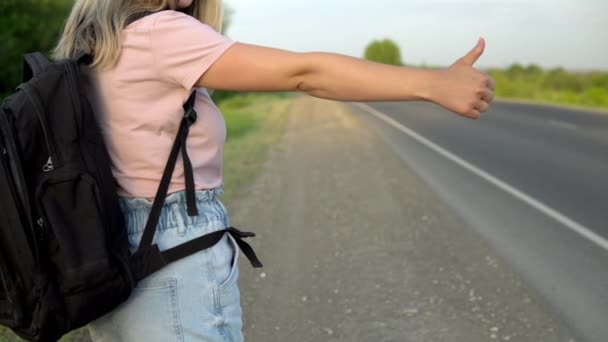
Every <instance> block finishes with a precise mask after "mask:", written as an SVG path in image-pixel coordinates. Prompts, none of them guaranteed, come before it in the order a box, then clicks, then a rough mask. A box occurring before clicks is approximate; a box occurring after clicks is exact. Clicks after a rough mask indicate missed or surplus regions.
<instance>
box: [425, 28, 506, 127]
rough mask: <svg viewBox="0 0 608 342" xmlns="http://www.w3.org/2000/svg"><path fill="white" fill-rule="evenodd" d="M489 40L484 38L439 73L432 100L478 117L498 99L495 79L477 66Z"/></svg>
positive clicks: (463, 114)
mask: <svg viewBox="0 0 608 342" xmlns="http://www.w3.org/2000/svg"><path fill="white" fill-rule="evenodd" d="M485 46H486V43H485V40H483V38H480V39H479V41H478V42H477V45H476V46H475V47H474V48H473V50H471V52H469V53H468V54H467V55H466V56H464V57H462V58H460V59H459V60H457V61H456V62H455V63H454V64H452V66H450V67H449V68H447V69H445V70H441V71H439V72H437V74H436V75H437V77H436V78H435V82H433V84H432V89H431V93H430V96H429V99H430V100H431V101H433V102H435V103H437V104H438V105H440V106H442V107H444V108H446V109H448V110H450V111H452V112H455V113H457V114H459V115H462V116H464V117H467V118H471V119H477V118H479V116H480V114H481V113H482V112H485V111H487V110H488V108H489V106H490V103H491V102H492V101H493V100H494V87H495V85H494V81H493V80H492V79H491V78H490V77H489V76H487V75H485V74H483V73H481V72H479V71H478V70H476V69H475V68H473V64H475V62H476V61H477V60H478V59H479V57H480V56H481V55H482V54H483V51H484V49H485Z"/></svg>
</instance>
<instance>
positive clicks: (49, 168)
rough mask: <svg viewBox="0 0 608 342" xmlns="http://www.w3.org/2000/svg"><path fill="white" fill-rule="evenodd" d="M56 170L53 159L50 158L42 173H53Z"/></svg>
mask: <svg viewBox="0 0 608 342" xmlns="http://www.w3.org/2000/svg"><path fill="white" fill-rule="evenodd" d="M54 169H55V166H54V165H53V159H52V158H51V157H49V159H48V160H47V161H46V164H44V165H43V166H42V172H51V171H53V170H54Z"/></svg>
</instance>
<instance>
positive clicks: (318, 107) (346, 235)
mask: <svg viewBox="0 0 608 342" xmlns="http://www.w3.org/2000/svg"><path fill="white" fill-rule="evenodd" d="M438 120H439V119H438ZM452 164H454V163H451V164H450V162H447V161H445V160H443V159H442V157H441V156H440V155H438V154H436V153H434V152H432V151H429V150H428V149H427V148H426V147H425V146H423V145H421V144H419V143H417V142H416V141H412V140H411V139H409V138H408V137H407V136H406V135H404V134H403V133H401V132H399V131H398V130H396V129H394V128H392V127H390V126H389V125H387V124H385V123H384V122H381V121H380V120H378V119H377V118H375V117H374V116H372V115H370V114H369V113H367V112H365V111H363V110H361V109H358V108H356V107H353V108H349V106H348V105H344V104H339V103H336V102H331V101H322V100H317V99H311V98H299V99H297V100H296V101H294V104H293V106H292V107H291V109H290V111H289V118H288V124H287V128H286V131H285V134H284V135H283V137H282V138H281V139H280V141H279V142H278V143H277V144H276V145H275V146H274V147H273V148H272V149H271V151H270V153H269V157H268V159H267V161H266V163H265V164H264V166H263V170H262V172H261V175H260V176H259V177H258V178H257V179H256V180H255V181H254V183H253V185H252V186H251V187H250V189H249V190H248V193H247V194H245V195H244V196H242V197H240V198H239V199H237V200H236V201H234V202H231V203H228V211H229V213H230V217H231V223H232V224H233V225H234V226H236V227H239V228H242V229H245V230H253V231H255V232H257V233H258V236H257V237H256V238H255V239H253V240H252V243H253V245H254V246H255V248H256V251H257V252H258V255H259V256H260V258H261V260H262V262H264V264H265V267H264V269H261V270H253V269H251V267H250V266H249V265H248V264H247V263H246V261H245V260H244V259H243V258H241V260H240V266H241V279H240V286H241V289H242V304H243V309H244V334H245V339H246V340H247V341H250V342H258V341H260V342H272V341H298V342H300V341H374V342H376V341H407V342H417V341H420V342H423V341H424V342H431V341H455V342H460V341H466V342H477V341H479V342H481V341H534V342H538V341H549V342H553V341H560V342H561V341H563V342H574V341H583V340H584V337H583V336H581V335H580V334H579V332H578V331H579V329H577V328H578V327H576V326H573V325H572V324H570V323H569V322H568V321H567V317H565V316H564V315H562V314H561V312H560V311H559V308H557V307H555V306H554V305H553V304H552V302H551V301H550V300H548V299H547V297H546V296H544V295H543V292H542V291H539V290H540V288H538V287H536V286H529V285H528V284H530V282H528V281H525V280H523V279H526V277H522V275H521V272H519V270H520V269H521V267H519V266H521V265H519V264H517V263H515V264H514V265H511V259H506V258H503V255H505V254H504V253H501V251H502V250H501V249H500V248H496V246H495V242H496V241H495V240H491V239H488V238H487V236H488V235H492V234H480V230H479V229H478V227H479V226H481V227H483V226H486V225H489V224H488V222H487V221H483V220H485V219H487V217H486V216H484V215H471V213H470V212H467V210H466V209H468V208H467V207H466V206H464V207H463V206H454V202H455V201H456V202H458V201H460V202H462V203H474V205H475V208H476V210H477V209H480V210H483V211H487V212H488V213H492V212H491V210H490V209H487V208H485V206H487V207H489V208H494V207H495V206H498V208H499V209H501V210H500V212H502V213H504V214H508V213H511V211H512V210H516V211H517V212H518V213H519V216H518V217H519V218H521V219H522V220H524V221H528V219H532V220H533V219H536V220H545V221H546V222H548V221H549V220H548V219H547V218H545V217H543V216H539V215H538V214H537V213H536V212H533V213H532V214H529V213H526V210H529V209H528V208H527V207H526V206H525V205H521V204H520V203H518V202H517V201H514V203H510V204H509V205H505V203H506V202H505V201H508V200H504V199H502V197H501V196H504V194H502V193H501V191H499V190H496V189H494V188H492V187H491V186H490V185H487V186H486V185H484V182H483V181H480V180H479V179H477V178H475V176H471V175H469V174H466V173H464V172H463V171H462V170H459V169H458V166H457V165H455V164H454V165H452ZM226 167H230V165H226ZM438 172H449V175H446V174H438ZM436 176H441V177H442V178H441V179H442V180H443V181H444V182H447V183H448V185H450V184H452V185H454V186H464V187H465V188H466V189H465V190H467V191H471V192H472V195H471V194H463V193H462V192H456V191H453V190H454V189H451V188H449V186H446V185H445V184H442V183H441V182H439V181H437V179H436V178H435V177H436ZM467 177H469V178H468V179H467ZM454 182H455V183H454ZM479 184H481V186H486V187H487V188H480V187H479ZM438 186H441V187H443V188H444V189H440V188H438ZM445 189H448V190H449V191H444V190H445ZM461 196H465V197H461ZM467 196H468V197H467ZM470 196H479V197H473V198H472V197H470ZM482 199H483V200H482ZM518 206H519V207H518ZM529 211H530V212H532V210H529ZM471 217H473V218H475V219H471ZM491 219H493V220H495V219H499V220H501V221H502V220H503V217H498V216H496V215H492V216H491ZM506 220H507V221H508V222H510V224H513V225H518V224H519V221H518V220H517V219H512V218H510V216H509V217H508V218H507V219H506ZM535 225H536V224H535ZM491 226H492V229H489V230H490V231H493V229H494V228H496V227H498V225H491ZM522 227H525V226H522ZM501 231H503V232H505V233H508V234H507V235H509V236H508V237H509V238H504V237H503V239H502V241H501V243H499V245H501V246H509V247H511V246H512V245H510V243H511V242H512V240H513V236H511V235H510V234H514V235H515V237H520V238H524V239H525V240H527V241H532V242H535V241H536V240H535V239H530V238H526V236H525V234H524V235H522V233H521V232H520V231H517V230H516V229H510V230H505V229H503V230H501ZM541 233H542V232H541ZM541 233H539V234H540V235H538V236H536V235H533V237H536V238H543V241H545V242H547V243H548V244H551V243H552V241H551V240H547V239H546V235H543V234H541ZM496 234H498V233H496ZM498 235H499V236H500V234H498ZM558 241H562V240H558ZM517 246H519V247H523V248H525V249H528V246H527V245H526V244H520V245H516V246H515V247H517ZM515 250H517V248H515ZM521 254H522V255H525V253H521ZM531 260H532V261H534V260H536V258H534V257H533V258H532V259H531ZM540 260H544V259H542V258H541V259H540ZM507 261H508V262H507ZM524 264H526V265H528V264H529V263H528V262H527V261H526V262H524ZM531 266H532V267H533V268H534V267H536V266H537V265H536V264H535V263H534V262H532V263H531ZM539 274H543V273H542V272H539ZM532 285H534V284H533V283H532ZM564 317H565V318H564ZM603 317H606V316H603ZM603 317H602V319H603ZM598 341H600V340H598ZM604 341H605V340H604Z"/></svg>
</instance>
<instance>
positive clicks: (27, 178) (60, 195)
mask: <svg viewBox="0 0 608 342" xmlns="http://www.w3.org/2000/svg"><path fill="white" fill-rule="evenodd" d="M89 61H90V56H88V55H82V56H81V57H79V58H75V59H66V60H62V61H58V62H54V63H51V62H49V61H48V60H47V59H46V58H45V57H44V56H43V55H42V54H40V53H33V54H28V55H25V58H24V69H23V83H22V84H21V85H19V86H18V87H17V91H16V93H15V94H13V95H11V96H9V97H8V98H6V99H5V100H4V101H3V103H2V106H1V107H0V153H1V155H0V157H1V158H2V161H1V162H0V281H1V284H0V325H4V326H7V327H9V328H11V329H12V330H13V331H14V332H15V333H17V334H18V335H19V336H21V337H22V338H24V339H26V340H30V341H55V340H57V339H59V338H60V337H61V336H62V335H64V334H65V333H67V332H69V331H71V330H74V329H77V328H80V327H82V326H84V325H86V324H87V323H89V322H90V321H92V320H94V319H96V318H98V317H101V316H103V315H104V314H106V313H108V312H110V311H112V310H113V309H114V308H116V307H117V306H118V305H119V304H121V303H122V302H124V301H125V300H126V299H127V298H128V297H129V295H130V293H131V290H132V289H133V288H134V287H135V286H136V285H137V282H138V281H139V280H141V279H143V278H144V277H146V276H147V275H149V274H151V273H153V272H155V271H157V270H159V269H160V268H162V267H164V266H165V265H167V264H168V263H170V262H173V261H175V260H178V259H180V258H183V257H185V256H188V255H191V254H193V253H196V252H198V251H201V250H203V249H206V248H209V247H211V246H213V245H215V244H216V243H217V242H219V241H220V239H221V238H222V237H223V236H224V234H226V233H228V234H231V235H232V236H233V237H234V238H235V240H236V241H237V243H238V245H239V247H240V248H241V250H242V251H243V253H244V254H245V255H246V256H247V258H248V259H249V260H250V262H251V264H252V265H253V266H254V267H262V264H261V263H260V262H259V260H258V259H257V257H256V255H255V253H254V252H253V250H252V248H251V247H250V246H249V245H248V244H247V243H246V242H244V241H243V240H242V238H245V237H251V236H254V234H253V233H245V232H241V231H239V230H237V229H236V228H233V227H230V228H227V229H224V230H221V231H217V232H214V233H211V234H207V235H205V236H202V237H200V238H197V239H195V240H192V241H189V242H187V243H185V244H183V245H180V246H177V247H174V248H172V249H169V250H166V251H162V252H161V251H159V249H158V246H157V245H153V244H152V241H153V237H154V233H155V230H156V226H157V223H158V219H159V216H160V212H161V208H162V205H163V203H164V201H165V198H166V195H167V190H168V186H169V182H170V179H171V175H172V174H173V169H174V166H175V163H176V161H177V156H178V154H179V152H180V149H181V154H182V159H183V162H184V170H185V178H186V197H187V208H188V214H189V215H190V216H196V215H197V211H196V205H195V193H194V182H193V174H192V166H191V165H190V160H189V158H188V154H187V151H186V148H185V147H186V145H185V141H186V137H187V135H188V128H189V126H190V125H191V124H192V123H194V121H195V120H196V115H197V114H196V112H195V111H194V99H195V97H194V93H193V94H192V95H191V96H190V98H189V99H188V101H187V102H186V103H185V104H184V117H183V119H182V122H181V126H180V128H179V132H178V134H177V137H176V139H175V143H174V145H173V148H172V150H171V154H170V157H169V160H168V162H167V166H166V168H165V170H164V174H163V177H162V181H161V183H160V186H159V188H158V192H157V195H156V198H155V200H154V204H153V206H152V211H151V214H150V217H149V219H148V222H147V224H146V228H145V231H144V234H143V237H142V240H141V242H140V246H139V248H138V250H137V251H136V252H135V253H133V254H131V253H130V252H129V248H128V240H127V231H126V228H125V222H124V217H123V214H122V212H121V210H120V207H119V204H118V196H117V194H116V184H115V180H114V178H113V176H112V172H111V169H110V158H109V155H108V152H107V150H106V148H105V145H104V141H103V138H102V135H101V131H100V129H99V127H98V124H97V122H96V116H95V114H94V110H95V108H97V105H96V102H95V101H96V100H97V97H96V96H95V95H94V94H95V92H94V90H93V89H94V87H93V84H94V83H93V82H92V81H93V79H92V77H91V75H92V69H91V68H89V67H88V62H89Z"/></svg>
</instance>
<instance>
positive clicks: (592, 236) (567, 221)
mask: <svg viewBox="0 0 608 342" xmlns="http://www.w3.org/2000/svg"><path fill="white" fill-rule="evenodd" d="M353 104H354V105H356V106H358V107H360V108H361V109H363V110H365V111H366V112H368V113H370V114H372V115H374V116H375V117H377V118H378V119H380V120H382V121H384V122H386V123H388V124H389V125H391V126H393V127H395V128H396V129H398V130H400V131H401V132H403V133H405V134H407V135H409V136H410V137H411V138H413V139H414V140H416V141H418V142H419V143H421V144H423V145H425V146H426V147H428V148H430V149H431V150H433V151H435V152H437V153H439V154H440V155H442V156H444V157H445V158H447V159H449V160H451V161H453V162H454V163H456V164H458V165H460V166H462V167H463V168H465V169H467V170H469V171H471V172H472V173H474V174H475V175H477V176H479V177H481V178H483V179H485V180H486V181H488V182H490V183H491V184H493V185H495V186H497V187H498V188H500V189H502V190H504V191H506V192H507V193H509V194H511V195H513V196H514V197H516V198H518V199H520V200H522V201H523V202H525V203H527V204H528V205H530V206H532V207H533V208H535V209H537V210H539V211H540V212H542V213H543V214H545V215H547V216H549V217H551V218H552V219H554V220H555V221H557V222H559V223H561V224H563V225H564V226H566V227H568V228H569V229H571V230H572V231H574V232H575V233H578V234H579V235H581V236H583V237H584V238H586V239H588V240H590V241H591V242H593V243H595V244H596V245H598V246H600V247H601V248H603V249H605V250H607V251H608V240H606V239H605V238H604V237H602V236H600V235H598V234H596V233H594V232H593V231H592V230H591V229H589V228H587V227H585V226H583V225H582V224H580V223H578V222H576V221H574V220H573V219H571V218H569V217H567V216H566V215H564V214H562V213H560V212H558V211H557V210H555V209H552V208H551V207H549V206H547V205H545V204H543V203H541V202H540V201H539V200H537V199H535V198H533V197H531V196H529V195H526V194H525V193H523V192H522V191H520V190H518V189H516V188H514V187H512V186H511V185H509V184H507V183H505V182H503V181H501V180H500V179H498V178H496V177H494V176H492V175H491V174H489V173H488V172H486V171H484V170H482V169H480V168H478V167H476V166H474V165H472V164H470V163H469V162H467V161H465V160H463V159H462V158H460V157H458V156H456V155H455V154H453V153H451V152H449V151H447V150H445V149H444V148H442V147H441V146H439V145H437V144H435V143H434V142H432V141H430V140H428V139H427V138H425V137H423V136H421V135H420V134H418V133H416V132H414V131H412V130H411V129H409V128H407V127H405V126H403V125H402V124H401V123H399V122H397V121H395V120H394V119H392V118H390V117H388V116H387V115H386V114H384V113H382V112H380V111H378V110H376V109H374V108H372V107H370V106H368V105H366V104H364V103H353Z"/></svg>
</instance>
